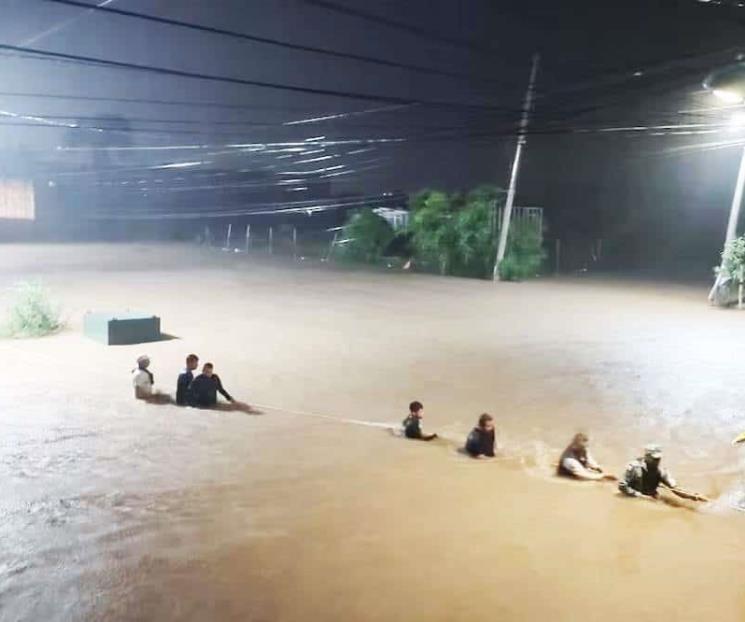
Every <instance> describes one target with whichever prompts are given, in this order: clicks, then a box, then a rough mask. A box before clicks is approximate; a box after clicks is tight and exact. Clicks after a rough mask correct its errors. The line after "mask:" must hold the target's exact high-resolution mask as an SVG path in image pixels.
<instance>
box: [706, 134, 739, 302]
mask: <svg viewBox="0 0 745 622" xmlns="http://www.w3.org/2000/svg"><path fill="white" fill-rule="evenodd" d="M744 188H745V149H743V150H742V156H741V159H740V170H739V172H738V173H737V182H736V183H735V194H734V195H733V196H732V205H731V206H730V209H729V220H728V221H727V233H726V234H725V236H724V245H725V246H727V244H728V243H729V242H731V241H732V240H734V239H735V238H736V237H737V222H738V221H739V220H740V207H741V206H742V195H743V189H744ZM720 267H721V264H720ZM721 275H722V273H721V270H720V272H719V274H717V278H716V280H715V281H714V285H713V287H712V288H711V291H710V292H709V302H712V301H713V300H714V295H715V293H716V290H717V288H718V287H719V283H720V282H721V280H722V276H721Z"/></svg>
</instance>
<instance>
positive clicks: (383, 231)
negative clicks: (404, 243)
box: [341, 208, 395, 263]
mask: <svg viewBox="0 0 745 622" xmlns="http://www.w3.org/2000/svg"><path fill="white" fill-rule="evenodd" d="M394 235H395V234H394V232H393V228H392V227H391V226H390V225H389V224H388V222H387V221H386V220H385V218H381V217H380V216H378V215H377V214H376V213H375V212H374V211H373V210H372V209H370V208H365V209H361V210H357V211H355V212H352V213H351V214H350V215H349V217H348V218H347V222H346V224H345V225H344V237H345V238H346V239H347V240H348V241H347V242H346V243H345V244H343V245H342V246H341V254H342V255H343V256H344V257H346V258H348V259H352V260H354V261H364V262H367V263H375V262H376V261H377V260H378V259H379V258H380V257H381V256H382V255H383V253H384V252H385V250H386V249H387V248H388V246H389V245H390V243H391V241H392V240H393V237H394Z"/></svg>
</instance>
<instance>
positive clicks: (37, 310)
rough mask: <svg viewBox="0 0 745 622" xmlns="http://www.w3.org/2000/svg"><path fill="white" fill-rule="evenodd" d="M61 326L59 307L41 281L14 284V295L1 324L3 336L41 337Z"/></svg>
mask: <svg viewBox="0 0 745 622" xmlns="http://www.w3.org/2000/svg"><path fill="white" fill-rule="evenodd" d="M61 327H62V321H61V319H60V309H59V307H58V306H57V305H56V304H54V303H53V302H52V300H51V298H50V296H49V292H48V291H47V290H46V289H45V288H44V287H43V286H42V285H41V283H37V282H31V281H24V282H21V283H19V284H18V285H16V287H15V297H14V299H13V301H12V303H11V306H10V309H9V312H8V317H7V320H6V322H5V325H4V326H3V330H2V333H3V336H6V337H12V338H29V337H43V336H44V335H50V334H52V333H54V332H56V331H58V330H59V329H60V328H61Z"/></svg>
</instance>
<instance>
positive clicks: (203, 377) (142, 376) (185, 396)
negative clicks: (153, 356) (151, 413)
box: [132, 354, 258, 413]
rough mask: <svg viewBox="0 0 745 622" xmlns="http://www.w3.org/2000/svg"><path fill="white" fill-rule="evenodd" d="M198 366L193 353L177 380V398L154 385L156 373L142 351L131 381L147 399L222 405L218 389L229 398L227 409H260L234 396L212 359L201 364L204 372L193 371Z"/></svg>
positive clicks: (193, 404)
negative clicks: (162, 391)
mask: <svg viewBox="0 0 745 622" xmlns="http://www.w3.org/2000/svg"><path fill="white" fill-rule="evenodd" d="M198 367H199V357H198V356H197V355H196V354H190V355H189V356H187V357H186V367H185V368H184V370H183V371H182V372H181V373H180V374H179V376H178V378H177V380H176V398H175V400H174V399H172V398H171V396H170V395H168V394H166V393H160V392H158V391H156V390H155V389H154V385H155V376H154V375H153V372H151V371H150V357H148V356H147V355H142V356H140V357H138V358H137V367H136V368H135V369H134V370H133V371H132V384H133V386H134V390H135V398H136V399H139V400H144V401H146V402H151V403H157V404H171V403H174V401H175V403H176V405H177V406H192V407H194V408H220V407H221V406H220V403H219V402H218V401H217V395H218V393H219V394H220V395H222V396H223V397H224V398H225V399H226V400H227V410H242V411H245V412H250V413H258V411H257V410H255V409H254V408H252V407H251V406H249V405H248V404H245V403H243V402H239V401H237V400H235V399H233V396H232V395H230V393H228V392H227V391H226V390H225V387H223V385H222V381H221V380H220V376H218V375H217V374H216V373H215V367H214V365H213V364H212V363H205V364H204V365H203V366H202V373H201V374H197V375H196V376H195V375H194V373H195V372H196V370H197V369H198Z"/></svg>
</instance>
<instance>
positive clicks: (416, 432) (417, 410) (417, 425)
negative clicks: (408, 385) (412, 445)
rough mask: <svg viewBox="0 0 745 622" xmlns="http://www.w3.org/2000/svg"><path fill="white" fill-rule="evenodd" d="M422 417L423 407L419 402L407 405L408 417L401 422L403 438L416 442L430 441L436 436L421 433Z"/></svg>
mask: <svg viewBox="0 0 745 622" xmlns="http://www.w3.org/2000/svg"><path fill="white" fill-rule="evenodd" d="M423 417H424V406H422V403H421V402H418V401H416V400H415V401H413V402H411V404H409V415H408V416H407V417H406V419H404V420H403V424H402V425H403V427H404V436H406V438H411V439H415V440H418V441H432V440H434V439H436V438H437V434H423V433H422V418H423Z"/></svg>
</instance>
